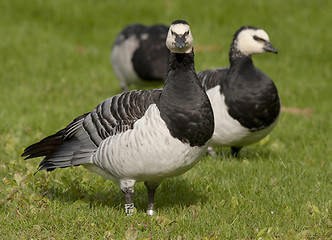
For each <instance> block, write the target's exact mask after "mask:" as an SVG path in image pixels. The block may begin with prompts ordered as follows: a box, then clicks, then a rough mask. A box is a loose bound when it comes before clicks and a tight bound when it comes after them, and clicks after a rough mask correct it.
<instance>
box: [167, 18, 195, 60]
mask: <svg viewBox="0 0 332 240" xmlns="http://www.w3.org/2000/svg"><path fill="white" fill-rule="evenodd" d="M187 32H188V34H187ZM183 34H186V36H185V44H186V45H185V47H184V48H182V49H179V48H178V47H176V46H175V38H176V35H178V36H182V35H183ZM193 42H194V39H193V36H192V34H191V31H190V27H189V25H187V24H183V23H178V24H175V25H171V26H170V28H169V31H168V35H167V39H166V46H167V48H168V49H169V50H170V51H171V52H175V53H189V52H191V51H192V47H193Z"/></svg>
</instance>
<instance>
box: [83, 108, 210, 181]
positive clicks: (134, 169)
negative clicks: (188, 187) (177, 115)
mask: <svg viewBox="0 0 332 240" xmlns="http://www.w3.org/2000/svg"><path fill="white" fill-rule="evenodd" d="M205 149H206V146H204V147H190V145H189V144H184V143H182V142H181V141H180V140H178V139H176V138H173V137H172V136H171V135H170V132H169V130H168V129H167V127H166V124H165V122H164V121H163V120H162V119H161V118H160V113H159V110H158V108H157V106H156V105H155V104H153V105H151V106H150V107H149V108H148V110H147V112H146V114H145V116H144V117H142V118H141V119H140V120H138V121H137V122H136V123H135V124H134V128H133V129H131V130H128V131H126V132H124V133H121V134H117V135H115V136H112V137H109V138H107V139H105V140H104V141H103V142H101V144H100V146H99V148H98V150H97V151H96V153H95V154H94V155H93V156H92V157H91V163H93V164H94V165H95V166H96V167H97V168H96V167H95V166H91V165H90V166H89V165H87V166H86V167H88V168H89V169H90V170H92V171H95V172H97V173H98V174H100V175H102V176H103V177H106V178H108V179H111V180H113V181H117V180H119V179H132V180H135V181H147V180H149V181H151V180H161V179H163V178H167V177H173V176H177V175H180V174H182V173H184V172H186V171H188V170H189V169H190V168H192V167H193V166H194V165H195V164H196V163H197V162H198V161H199V159H200V157H201V155H202V153H204V152H205Z"/></svg>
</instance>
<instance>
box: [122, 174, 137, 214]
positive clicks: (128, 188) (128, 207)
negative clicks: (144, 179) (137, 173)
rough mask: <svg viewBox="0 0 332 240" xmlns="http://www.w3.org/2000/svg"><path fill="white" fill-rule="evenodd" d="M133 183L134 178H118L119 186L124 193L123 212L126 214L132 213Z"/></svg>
mask: <svg viewBox="0 0 332 240" xmlns="http://www.w3.org/2000/svg"><path fill="white" fill-rule="evenodd" d="M134 184H135V180H120V188H121V190H122V192H123V193H124V194H125V199H126V204H125V213H126V214H127V216H132V215H134V202H133V199H134Z"/></svg>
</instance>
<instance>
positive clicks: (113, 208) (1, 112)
mask: <svg viewBox="0 0 332 240" xmlns="http://www.w3.org/2000/svg"><path fill="white" fill-rule="evenodd" d="M0 9H2V11H1V14H0V36H1V41H0V66H1V70H0V119H1V123H0V154H1V162H0V239H136V238H137V239H149V238H152V239H236V238H244V239H258V238H261V239H274V238H276V239H328V238H331V234H332V219H331V211H332V171H331V170H332V164H331V162H332V159H331V158H332V151H331V148H332V129H331V119H332V112H331V104H332V97H331V86H332V85H331V79H332V65H331V59H332V48H331V42H332V32H331V31H330V25H331V9H332V2H331V1H328V0H317V1H309V0H294V1H288V0H280V1H264V0H255V1H247V0H240V1H226V0H224V1H213V2H212V1H211V2H210V1H205V2H202V1H193V0H192V1H189V0H186V1H172V0H165V1H150V0H149V1H148V0H144V1H130V0H127V1H116V0H109V1H92V0H85V1H78V0H75V1H74V0H72V1H65V0H57V1H55V0H54V1H42V0H31V1H24V0H18V1H11V0H2V1H0ZM175 19H185V20H187V21H188V22H189V23H190V25H191V29H192V32H193V36H194V39H195V45H196V46H214V45H218V46H219V48H217V49H218V50H216V51H197V52H196V56H195V61H196V70H197V71H200V70H203V69H207V68H215V67H220V66H226V65H228V48H229V45H230V43H231V40H232V36H233V34H234V32H235V31H236V30H237V29H238V28H239V27H240V26H242V25H254V26H258V27H261V28H264V29H265V30H266V31H267V32H268V34H269V36H270V39H271V42H272V44H273V45H274V46H275V47H276V48H277V49H278V50H279V54H278V55H273V54H263V55H260V56H254V61H255V64H256V66H258V67H259V68H261V69H262V70H264V71H265V72H266V73H268V74H269V75H270V76H271V78H272V79H274V81H275V83H276V85H277V87H278V90H279V93H280V97H281V99H282V104H283V106H284V107H286V108H291V107H295V108H298V109H300V110H301V109H302V110H303V109H310V110H312V113H311V114H302V113H301V112H300V113H289V112H283V113H282V115H281V117H280V120H279V123H278V125H277V127H276V129H275V130H274V131H273V132H272V134H271V135H270V136H269V137H267V138H266V139H264V140H263V141H261V142H260V143H258V144H255V145H252V146H249V147H246V148H245V149H243V150H242V151H241V157H240V158H239V159H231V158H230V157H228V154H229V149H223V150H222V151H221V152H220V155H219V156H218V157H215V158H210V157H205V158H204V159H202V161H201V162H200V163H199V164H198V165H197V166H196V167H194V168H193V169H192V170H190V171H189V172H187V173H186V174H184V175H182V176H179V177H177V178H172V179H166V180H164V181H163V183H162V184H161V186H160V187H159V188H158V190H157V194H156V215H155V216H154V217H152V218H150V217H147V216H146V215H145V210H146V208H147V197H146V192H145V187H144V185H143V184H141V183H139V184H137V185H135V206H136V208H137V214H136V215H135V216H134V217H126V216H125V215H124V211H123V204H124V200H123V196H122V193H121V191H120V189H119V188H118V187H117V186H115V184H113V183H112V182H110V181H106V180H105V179H103V178H101V177H100V176H97V175H95V174H94V173H91V172H89V171H87V170H86V169H84V168H82V167H76V168H67V169H58V170H56V171H54V172H51V173H47V172H40V173H38V174H36V175H34V173H35V171H36V169H37V166H38V164H39V162H40V159H33V160H29V161H23V159H21V158H20V154H21V153H22V151H23V149H24V148H25V147H26V146H28V145H29V144H31V143H33V142H35V141H37V140H40V139H41V138H42V137H45V136H47V135H49V134H52V133H54V132H55V131H57V130H59V129H60V128H62V127H64V126H65V125H66V124H68V123H69V122H70V121H71V120H72V119H73V118H75V117H76V116H78V115H79V114H82V113H84V112H87V111H90V110H92V109H93V108H94V107H95V106H96V105H97V104H98V103H99V102H100V101H102V100H103V99H105V98H107V97H110V96H112V95H114V94H117V93H119V92H120V87H119V84H118V82H117V80H116V78H115V75H114V74H113V72H112V69H111V67H110V63H109V58H110V49H111V46H112V43H113V40H114V38H115V37H116V35H117V34H118V32H119V31H120V30H121V29H122V28H123V27H124V26H125V25H126V24H129V23H132V22H142V23H146V24H154V23H165V24H170V23H171V22H172V21H173V20H175ZM219 49H221V50H219Z"/></svg>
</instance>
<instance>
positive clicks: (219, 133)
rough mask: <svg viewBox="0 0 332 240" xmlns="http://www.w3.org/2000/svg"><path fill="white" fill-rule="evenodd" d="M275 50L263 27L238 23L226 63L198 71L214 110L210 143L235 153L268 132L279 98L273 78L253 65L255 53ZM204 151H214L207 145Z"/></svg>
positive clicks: (274, 123) (278, 111)
mask: <svg viewBox="0 0 332 240" xmlns="http://www.w3.org/2000/svg"><path fill="white" fill-rule="evenodd" d="M264 52H272V53H277V50H276V49H275V48H274V47H273V46H272V45H271V43H270V40H269V36H268V35H267V33H266V32H265V31H264V30H263V29H259V28H256V27H251V26H243V27H241V28H240V29H239V30H238V31H237V32H236V33H235V35H234V39H233V42H232V44H231V48H230V52H229V61H230V67H224V68H220V69H213V70H206V71H202V72H199V73H198V78H199V80H200V81H201V83H202V85H203V87H204V89H205V90H206V93H207V95H208V96H209V99H210V101H211V105H212V108H213V111H214V121H215V130H214V133H213V137H212V140H211V142H210V143H211V145H212V146H213V145H215V146H229V147H231V153H232V155H234V156H237V155H238V153H239V151H240V149H241V148H242V147H243V146H245V145H249V144H252V143H255V142H257V141H259V140H261V139H262V138H264V137H265V136H266V135H268V134H269V133H270V132H271V131H272V129H273V128H274V127H275V125H276V123H277V120H278V116H279V113H280V99H279V95H278V91H277V88H276V86H275V85H274V83H273V81H272V80H271V79H270V78H269V76H267V75H266V74H265V73H264V72H262V71H261V70H259V69H258V68H256V67H255V66H254V64H253V61H252V59H251V55H252V54H255V53H264ZM208 152H209V153H211V154H212V155H213V154H215V152H214V151H213V149H212V148H211V147H209V149H208Z"/></svg>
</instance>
